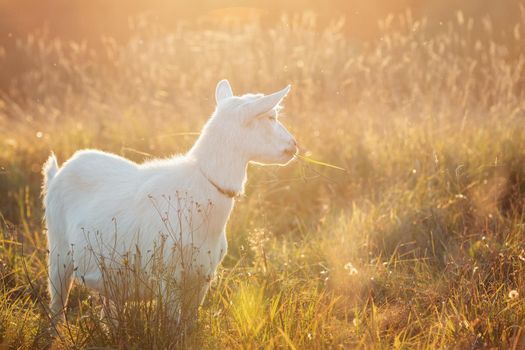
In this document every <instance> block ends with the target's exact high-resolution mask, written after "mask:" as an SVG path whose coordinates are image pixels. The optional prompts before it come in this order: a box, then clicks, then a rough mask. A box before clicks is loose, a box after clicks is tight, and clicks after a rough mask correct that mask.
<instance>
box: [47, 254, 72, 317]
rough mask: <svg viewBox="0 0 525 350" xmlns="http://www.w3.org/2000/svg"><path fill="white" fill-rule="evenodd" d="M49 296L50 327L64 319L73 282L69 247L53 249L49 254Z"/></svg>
mask: <svg viewBox="0 0 525 350" xmlns="http://www.w3.org/2000/svg"><path fill="white" fill-rule="evenodd" d="M48 267H49V295H50V299H51V300H50V304H49V308H50V311H51V321H52V325H53V326H56V325H57V323H58V322H60V321H61V320H62V319H63V317H64V311H65V307H66V305H67V300H68V297H69V291H70V289H71V283H72V281H73V257H72V251H71V249H70V248H69V247H63V246H62V247H57V246H56V247H55V248H54V249H50V252H49V266H48Z"/></svg>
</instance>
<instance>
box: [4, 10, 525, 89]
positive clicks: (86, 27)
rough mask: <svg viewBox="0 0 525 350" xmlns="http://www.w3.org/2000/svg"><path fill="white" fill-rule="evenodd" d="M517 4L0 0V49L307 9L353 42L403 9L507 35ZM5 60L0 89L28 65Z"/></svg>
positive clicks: (275, 16) (436, 23)
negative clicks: (37, 38)
mask: <svg viewBox="0 0 525 350" xmlns="http://www.w3.org/2000/svg"><path fill="white" fill-rule="evenodd" d="M518 3H519V2H518V1H517V0H500V1H491V0H367V1H362V0H348V1H344V0H325V1H319V0H290V1H277V0H269V1H255V0H251V1H250V0H246V1H216V0H196V1H191V2H187V1H180V0H175V1H167V0H153V1H147V0H129V1H128V0H113V1H105V0H93V1H81V0H73V1H70V0H46V1H41V0H0V46H2V47H4V49H5V50H7V51H10V49H11V48H12V47H13V46H14V45H16V40H17V38H21V37H25V36H27V35H28V34H29V33H34V32H35V31H44V32H45V33H46V34H48V35H49V36H50V37H59V38H61V39H66V40H75V41H80V42H87V43H88V44H90V46H91V47H99V46H100V38H101V37H102V36H106V37H111V38H113V39H115V40H117V41H118V42H125V41H126V40H128V39H129V36H130V28H132V27H133V26H134V25H133V23H134V21H136V20H137V19H139V18H141V19H142V20H145V19H147V22H148V23H149V24H155V25H158V26H160V27H162V28H164V29H165V30H167V31H173V30H175V29H176V28H177V27H178V26H179V25H180V22H181V21H184V22H186V23H187V22H193V23H195V22H202V21H209V20H220V21H223V20H227V21H231V22H233V23H257V24H259V25H262V26H263V27H266V28H269V27H271V26H273V25H275V24H276V23H278V22H279V21H280V18H281V15H282V14H283V13H287V14H289V15H293V14H294V13H295V14H298V13H305V12H309V13H311V14H312V16H314V17H315V21H316V23H317V24H318V25H319V26H318V27H319V28H320V27H322V26H323V25H325V24H327V23H330V22H331V21H333V20H334V19H338V18H345V21H344V24H343V28H342V30H343V31H344V33H345V34H346V35H347V36H348V38H351V39H354V40H364V39H366V40H369V39H373V38H376V37H378V36H379V35H381V33H380V30H379V26H378V23H379V21H380V20H384V19H385V18H387V16H388V15H389V14H396V13H401V12H404V11H407V10H408V11H410V15H411V16H412V17H413V18H414V19H416V18H426V19H427V20H428V22H429V23H428V26H427V30H432V28H434V30H439V27H440V26H442V25H443V24H444V23H446V22H447V21H449V20H451V19H454V18H455V17H456V16H457V13H458V11H461V13H462V15H463V16H464V18H471V19H476V20H478V21H476V22H475V25H476V26H482V25H483V20H487V19H489V18H490V25H491V26H493V27H494V28H493V29H494V33H491V35H493V36H494V35H495V36H499V35H505V33H507V34H508V30H507V29H508V27H509V25H510V24H511V23H516V22H517V20H518V19H519V17H520V11H519V7H518ZM473 32H474V33H476V32H477V33H480V32H479V31H476V30H474V31H473ZM3 65H4V69H2V71H1V72H0V87H4V88H5V87H6V83H7V81H9V80H10V78H11V77H12V76H13V75H16V74H19V73H20V72H21V71H23V70H24V69H25V68H27V66H26V65H24V62H23V61H20V60H19V59H18V57H10V59H8V60H7V62H4V63H3Z"/></svg>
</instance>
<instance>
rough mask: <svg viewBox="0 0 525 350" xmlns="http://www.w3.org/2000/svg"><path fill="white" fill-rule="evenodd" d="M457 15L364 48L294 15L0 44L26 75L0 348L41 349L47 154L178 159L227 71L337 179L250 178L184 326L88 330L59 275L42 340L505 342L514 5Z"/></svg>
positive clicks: (517, 41)
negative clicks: (502, 17) (126, 36)
mask: <svg viewBox="0 0 525 350" xmlns="http://www.w3.org/2000/svg"><path fill="white" fill-rule="evenodd" d="M516 10H517V11H519V10H520V8H517V9H516ZM521 11H522V14H523V12H524V8H523V7H521ZM456 17H457V18H456V20H455V21H454V22H450V23H444V24H442V28H441V29H440V30H438V31H437V32H436V31H435V30H432V31H430V30H428V24H427V21H426V20H424V19H418V20H415V19H412V17H411V16H410V14H404V15H400V16H392V17H389V18H387V19H385V21H383V22H382V23H381V29H382V33H383V35H382V36H381V37H380V39H378V40H376V41H372V42H354V41H352V40H351V39H350V38H348V37H347V36H346V35H344V34H343V33H342V31H341V27H342V22H341V21H335V22H333V23H332V24H331V25H330V26H328V27H325V28H319V27H318V26H317V25H316V22H315V18H314V16H312V15H309V14H305V15H302V16H290V17H283V18H282V21H281V23H280V24H279V25H278V26H275V27H274V28H271V29H263V27H262V26H259V25H257V24H254V25H245V24H243V25H238V24H235V23H231V22H228V23H182V24H181V25H180V27H179V29H178V30H177V31H176V32H171V33H166V32H164V31H163V30H162V29H160V28H156V27H155V26H153V25H151V24H148V23H147V21H143V20H140V19H138V20H136V21H135V22H134V23H133V26H132V31H133V36H132V38H131V39H130V40H129V41H128V42H126V43H117V42H116V41H115V40H113V39H112V38H110V37H106V38H103V39H102V43H103V45H102V47H103V48H102V49H98V50H94V49H92V48H90V47H88V46H87V45H86V44H82V43H74V42H65V41H62V40H60V38H50V37H48V36H46V35H45V34H42V33H40V34H38V33H35V34H34V35H32V36H29V37H27V38H20V39H18V45H17V48H16V50H14V51H11V52H4V53H3V54H4V55H14V56H15V57H19V58H20V60H21V61H24V62H25V63H27V62H29V64H30V65H31V66H32V67H34V68H33V69H31V70H29V71H27V72H26V73H25V74H22V75H20V76H18V77H17V79H15V80H13V81H12V82H11V83H10V88H9V89H8V90H7V91H3V92H1V100H0V132H1V137H0V213H1V218H2V220H1V223H2V226H1V229H0V233H1V236H0V237H1V239H0V258H1V262H0V289H1V292H0V344H1V345H0V346H3V347H6V348H43V347H46V346H48V345H49V344H50V343H51V342H52V339H51V338H50V336H49V335H48V331H47V327H48V319H47V316H46V312H45V306H44V305H45V303H46V302H47V295H46V290H45V283H46V268H45V260H46V246H45V232H43V226H42V222H41V217H42V208H41V205H40V198H39V188H40V181H41V179H40V174H39V173H40V166H41V164H42V163H43V161H44V159H45V158H46V157H47V155H48V153H49V152H50V150H53V151H55V152H56V153H57V155H58V158H59V159H60V160H61V161H63V160H65V159H67V157H69V156H70V155H71V154H72V153H73V152H74V151H75V150H77V149H79V148H85V147H97V148H102V149H104V150H107V151H112V152H116V153H118V154H121V155H124V156H126V157H129V158H131V159H133V160H136V161H141V160H143V159H145V158H148V157H151V156H167V155H170V154H173V153H179V152H184V151H185V150H186V149H187V148H188V147H189V146H190V145H191V144H192V142H193V141H194V139H195V137H196V136H195V134H194V133H195V132H197V131H198V130H199V128H200V126H201V125H202V123H203V122H204V121H205V120H206V118H207V116H208V115H209V114H210V113H211V112H212V110H213V87H214V86H215V83H216V82H217V81H218V80H219V79H221V78H223V77H227V78H229V79H230V81H231V82H232V85H233V87H234V90H235V91H237V92H239V93H243V92H247V91H253V90H259V91H266V92H267V91H272V90H274V89H275V88H278V87H280V86H281V85H283V84H285V83H287V82H290V83H292V84H293V92H292V93H291V95H290V97H289V98H288V99H287V101H286V108H285V116H284V118H283V120H284V122H285V124H287V126H289V127H290V129H291V130H292V132H293V133H294V134H295V136H296V138H297V139H298V141H299V143H300V145H301V147H302V152H303V154H305V155H307V156H310V157H312V158H315V159H320V160H322V161H325V162H328V163H331V164H336V165H338V166H341V167H343V168H345V169H346V171H345V172H341V171H338V170H335V169H330V168H325V167H319V166H316V165H314V164H311V163H307V162H304V161H297V162H295V163H294V164H293V165H291V166H289V167H287V168H264V167H252V168H251V169H250V174H249V176H250V180H249V184H248V190H247V196H246V197H245V198H243V199H242V200H240V201H239V202H238V203H237V206H236V209H235V211H234V213H233V216H232V218H231V221H230V223H229V230H228V240H229V245H230V248H229V254H228V256H227V257H226V259H225V262H224V266H223V267H222V268H221V270H220V276H219V278H218V279H217V281H216V282H215V283H214V285H213V287H212V289H211V291H210V293H209V295H208V298H207V300H206V302H205V304H204V305H203V307H202V309H201V310H200V315H199V322H198V325H197V326H196V329H194V330H192V331H191V334H185V335H184V337H182V336H181V334H180V333H178V332H177V331H176V328H172V329H175V331H173V332H169V331H161V332H159V331H158V330H159V329H162V330H164V328H158V327H157V328H155V327H154V326H153V325H155V322H154V321H152V320H154V317H155V315H158V312H159V311H158V310H157V309H155V308H151V307H150V305H135V307H134V308H133V307H132V308H131V309H127V311H123V312H121V313H119V314H118V315H119V317H121V318H122V319H121V320H120V321H121V322H118V323H117V324H116V325H109V326H108V327H109V328H110V329H109V330H108V327H100V326H99V323H98V312H99V311H100V309H102V308H103V307H104V306H103V304H102V303H100V302H98V301H97V300H96V298H95V297H93V296H89V294H88V293H87V291H86V290H85V289H83V288H82V287H81V286H79V287H77V288H75V289H74V291H73V296H72V298H71V300H70V305H69V311H68V322H67V324H65V325H64V328H63V329H61V331H60V337H58V338H55V340H54V341H53V346H55V347H57V348H82V347H88V346H89V347H102V346H105V347H111V348H137V347H138V348H147V347H158V348H162V347H165V346H166V344H174V343H168V342H169V341H173V340H175V341H178V340H180V341H182V342H180V343H177V345H180V346H186V347H193V348H275V347H282V348H292V349H294V348H295V349H303V348H335V347H342V348H354V347H357V348H429V349H435V348H465V349H466V348H485V347H502V348H515V349H519V348H520V347H521V346H522V345H523V344H525V336H524V335H523V334H525V333H524V332H525V328H524V325H525V306H524V305H525V303H524V302H523V297H524V295H525V271H524V267H525V243H524V240H523V235H524V232H523V230H524V226H523V217H524V213H525V212H524V205H523V204H524V201H523V195H524V192H525V182H524V176H525V154H524V149H525V147H524V146H525V136H524V134H523V123H524V121H525V102H524V101H525V89H524V87H525V78H524V77H525V71H524V70H525V49H524V44H523V42H524V37H525V14H523V15H522V19H521V21H520V22H519V23H512V24H510V23H509V26H508V28H507V29H506V30H505V31H504V33H503V35H502V33H501V32H500V31H499V30H498V32H497V33H496V29H495V28H493V27H492V26H491V22H490V20H489V19H485V20H483V21H475V20H472V19H469V18H466V17H465V16H464V15H462V14H461V13H458V14H457V16H456ZM111 327H113V328H111ZM168 329H169V327H168ZM181 337H182V338H181ZM181 339H182V340H181Z"/></svg>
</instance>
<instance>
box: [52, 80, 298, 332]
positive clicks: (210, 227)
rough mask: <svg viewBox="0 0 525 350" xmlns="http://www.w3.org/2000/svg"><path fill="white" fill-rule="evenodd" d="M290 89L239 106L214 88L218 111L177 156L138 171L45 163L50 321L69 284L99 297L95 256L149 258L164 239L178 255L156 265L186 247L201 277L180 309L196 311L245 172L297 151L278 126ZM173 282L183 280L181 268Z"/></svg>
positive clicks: (107, 160)
mask: <svg viewBox="0 0 525 350" xmlns="http://www.w3.org/2000/svg"><path fill="white" fill-rule="evenodd" d="M289 90H290V86H287V87H286V88H284V89H283V90H281V91H279V92H276V93H273V94H271V95H266V96H264V95H262V94H247V95H244V96H240V97H238V96H234V95H233V92H232V89H231V87H230V84H229V83H228V81H227V80H222V81H220V82H219V83H218V84H217V87H216V92H215V98H216V102H217V107H216V110H215V112H214V113H213V115H212V116H211V118H210V119H209V120H208V122H207V123H206V125H205V126H204V128H203V130H202V132H201V135H200V137H199V138H198V140H197V141H196V143H195V144H194V146H193V147H192V148H191V150H190V151H189V152H188V153H187V154H185V155H182V156H176V157H173V158H169V159H165V160H153V161H149V162H145V163H143V164H136V163H134V162H132V161H129V160H127V159H125V158H122V157H119V156H117V155H113V154H109V153H105V152H101V151H97V150H82V151H79V152H77V153H75V154H74V155H73V157H71V159H69V160H68V161H67V162H65V163H64V165H63V166H62V168H60V169H59V168H58V165H57V161H56V158H55V156H54V155H51V156H50V157H49V159H48V160H47V162H46V163H45V165H44V167H43V174H44V184H43V193H44V205H45V219H46V223H47V229H48V244H49V293H50V296H51V302H50V309H51V312H52V314H53V315H55V317H54V319H55V322H56V320H57V319H60V318H61V317H60V316H62V315H63V310H64V308H65V305H66V303H67V298H68V295H69V291H70V287H71V284H72V280H73V277H75V279H77V280H80V281H81V282H82V283H84V284H85V285H86V286H88V287H89V288H92V289H94V290H96V291H99V292H100V293H103V289H104V281H103V276H104V275H103V273H102V271H101V267H100V261H99V260H97V259H96V258H93V255H96V256H110V255H113V256H114V255H115V253H116V254H117V255H118V256H125V254H127V253H128V252H129V251H134V250H135V249H138V250H140V251H142V252H147V251H151V250H152V249H154V246H155V245H156V244H158V243H159V241H161V240H162V237H164V239H165V240H166V241H167V243H168V245H169V244H172V245H178V246H179V248H180V247H182V249H178V250H177V249H175V250H169V251H168V252H166V253H163V255H162V256H163V259H173V258H175V259H179V260H180V259H182V257H181V256H180V255H184V251H185V249H186V248H188V247H189V248H190V249H191V250H192V251H193V253H192V254H193V256H192V264H191V267H190V268H189V270H190V271H191V272H190V273H191V274H202V275H204V276H206V278H205V279H204V280H203V282H202V283H200V284H199V286H198V287H199V288H198V291H197V292H195V294H196V297H195V298H194V301H192V302H190V303H191V304H192V305H186V306H187V307H189V309H190V310H193V311H196V310H197V308H198V306H199V305H200V304H201V303H202V301H203V299H204V297H205V295H206V292H207V290H208V286H209V281H210V280H211V279H212V278H213V276H214V274H215V271H216V269H217V266H218V265H219V264H220V262H221V261H222V259H223V257H224V255H225V254H226V249H227V241H226V232H225V226H226V222H227V220H228V217H229V215H230V212H231V210H232V208H233V204H234V199H235V197H236V196H238V195H240V194H242V193H243V190H244V184H245V181H246V168H247V165H248V163H249V162H258V163H263V164H279V165H285V164H286V163H288V162H289V161H290V160H291V159H292V158H293V156H294V154H295V153H296V151H297V147H296V142H295V140H294V138H293V137H292V136H291V135H290V133H289V132H288V131H287V130H286V129H285V127H284V126H283V125H282V124H281V123H280V122H279V121H278V120H277V118H276V116H277V111H278V109H279V104H280V102H281V101H282V99H283V98H284V97H285V96H286V95H287V94H288V92H289ZM181 196H182V197H184V198H185V199H184V200H180V197H181ZM168 198H171V200H169V199H168ZM189 203H190V204H189ZM203 207H207V209H206V210H203ZM183 211H184V215H181V212H183ZM204 213H205V214H204ZM188 218H191V219H188ZM167 222H169V223H170V224H169V225H167V224H166V223H167ZM168 226H171V227H176V229H174V231H176V232H175V234H174V232H171V233H170V232H166V231H169V229H168ZM101 242H104V243H102V244H101ZM108 242H111V243H110V244H109V243H108ZM174 278H175V279H179V278H181V275H180V269H178V270H177V272H176V273H175V276H174ZM180 307H181V306H180V305H178V306H176V308H179V309H178V310H179V311H178V312H180Z"/></svg>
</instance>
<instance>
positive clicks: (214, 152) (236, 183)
mask: <svg viewBox="0 0 525 350" xmlns="http://www.w3.org/2000/svg"><path fill="white" fill-rule="evenodd" d="M188 156H189V157H191V158H192V159H193V160H194V161H195V162H196V165H197V166H198V167H199V169H200V171H201V172H202V173H203V175H204V176H206V177H207V178H208V179H209V180H210V181H212V182H213V184H215V185H216V186H219V187H220V188H221V189H223V190H226V191H231V192H235V193H237V194H242V193H243V192H244V183H245V182H246V168H247V165H248V159H246V157H244V156H243V155H241V154H239V152H238V150H237V151H236V150H235V147H234V146H233V145H231V144H229V143H227V142H221V140H218V139H217V138H215V137H213V135H209V134H208V135H202V136H201V137H200V138H199V139H198V140H197V142H196V143H195V145H194V146H193V147H192V149H191V150H190V151H189V153H188Z"/></svg>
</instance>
